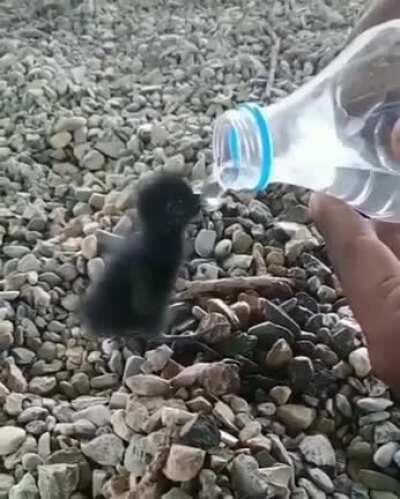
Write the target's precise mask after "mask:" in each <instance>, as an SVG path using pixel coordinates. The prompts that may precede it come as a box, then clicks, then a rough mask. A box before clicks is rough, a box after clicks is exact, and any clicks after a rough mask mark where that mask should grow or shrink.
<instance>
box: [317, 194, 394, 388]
mask: <svg viewBox="0 0 400 499" xmlns="http://www.w3.org/2000/svg"><path fill="white" fill-rule="evenodd" d="M310 209H311V216H312V218H313V219H314V221H315V223H316V226H317V228H318V229H319V231H320V232H321V234H322V235H323V236H324V238H325V241H326V245H327V251H328V254H329V257H330V259H331V261H332V263H333V265H334V268H335V270H336V273H337V275H338V277H339V280H340V282H341V285H342V287H343V291H344V293H345V295H346V296H347V298H348V300H349V304H350V306H351V308H352V310H353V312H354V315H355V317H356V319H357V320H358V322H359V323H360V325H361V327H362V329H363V331H364V333H365V335H366V340H367V345H368V349H369V355H370V360H371V364H372V367H373V370H374V372H375V374H376V375H377V376H378V377H379V378H380V379H382V380H383V381H384V382H385V383H387V384H388V385H389V386H390V387H391V388H393V389H395V390H396V389H397V390H400V224H393V223H388V222H374V221H372V220H368V219H365V218H364V217H362V216H361V215H360V214H358V213H357V212H356V211H354V210H353V209H352V208H351V207H350V206H348V205H347V204H345V203H343V202H342V201H339V200H337V199H334V198H331V197H330V196H326V195H324V194H320V193H318V194H313V195H312V196H311V201H310Z"/></svg>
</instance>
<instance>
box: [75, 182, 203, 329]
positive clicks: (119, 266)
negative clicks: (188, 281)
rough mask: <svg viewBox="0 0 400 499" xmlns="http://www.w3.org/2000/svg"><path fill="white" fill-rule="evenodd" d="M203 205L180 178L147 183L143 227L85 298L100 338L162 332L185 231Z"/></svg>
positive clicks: (86, 315)
mask: <svg viewBox="0 0 400 499" xmlns="http://www.w3.org/2000/svg"><path fill="white" fill-rule="evenodd" d="M199 208H200V203H199V197H198V196H197V195H195V194H194V193H193V192H192V190H191V188H190V187H189V185H187V184H186V182H184V181H183V180H182V179H180V178H178V177H175V176H171V175H165V174H164V175H154V176H153V177H152V178H151V180H149V181H147V182H146V184H145V185H144V187H143V188H142V189H141V192H140V193H139V197H138V214H139V217H140V219H141V222H142V230H141V231H140V232H137V233H133V234H130V235H129V236H127V237H126V238H125V239H124V240H123V241H122V243H121V245H120V247H119V248H118V249H117V250H116V251H115V252H114V253H113V254H112V255H111V258H110V259H109V261H108V262H107V263H106V266H105V270H104V272H103V275H102V276H101V277H100V279H99V280H98V281H96V282H95V283H93V284H92V286H91V287H90V289H89V291H88V293H87V295H86V297H85V299H84V302H83V306H82V319H83V325H84V326H85V327H86V328H87V329H88V330H90V331H91V332H93V333H95V334H98V335H101V336H129V335H138V336H142V337H146V336H147V337H150V336H157V335H159V334H161V333H162V328H163V326H164V320H165V314H166V309H167V306H168V300H169V296H170V293H171V291H172V289H173V285H174V281H175V279H176V275H177V272H178V269H179V266H180V264H181V260H182V253H183V232H184V229H185V227H186V226H187V224H188V223H189V222H190V220H191V219H192V218H193V217H194V216H195V215H196V214H197V213H198V211H199Z"/></svg>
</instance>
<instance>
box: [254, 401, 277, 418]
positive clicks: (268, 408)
mask: <svg viewBox="0 0 400 499" xmlns="http://www.w3.org/2000/svg"><path fill="white" fill-rule="evenodd" d="M257 410H258V412H259V413H260V414H261V415H262V416H265V417H267V418H270V417H271V416H273V415H274V414H275V413H276V405H275V404H273V403H272V402H264V403H262V404H258V405H257Z"/></svg>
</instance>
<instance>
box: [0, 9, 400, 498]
mask: <svg viewBox="0 0 400 499" xmlns="http://www.w3.org/2000/svg"><path fill="white" fill-rule="evenodd" d="M10 3H11V2H4V1H3V2H0V4H1V12H0V244H1V247H0V279H1V280H0V456H1V458H0V499H1V498H7V497H10V498H12V499H22V498H24V499H34V498H38V497H42V498H45V499H47V498H48V499H53V498H55V497H57V498H58V499H64V498H65V499H66V498H70V497H71V498H73V499H83V498H90V497H93V498H97V497H99V498H100V497H112V498H116V499H117V498H118V499H123V498H124V499H126V498H130V499H133V498H139V497H140V498H149V499H150V498H158V497H162V498H164V499H186V498H191V497H193V498H195V497H199V498H203V499H205V498H211V499H212V498H214V499H219V498H221V499H222V498H223V499H230V498H241V499H242V498H243V499H245V498H247V499H256V498H260V499H261V498H289V497H291V498H295V499H302V498H305V499H306V498H311V499H320V498H321V499H324V498H335V499H346V498H357V499H359V498H361V499H363V498H372V499H392V498H396V497H400V481H399V480H398V479H397V478H396V477H397V476H398V475H399V467H400V410H399V409H398V408H397V407H396V405H395V401H394V400H393V399H392V398H391V395H390V393H389V391H388V390H387V388H386V387H385V386H384V385H383V384H382V383H381V382H380V381H379V380H377V379H376V378H374V377H373V376H372V375H371V373H370V369H371V368H370V363H369V359H368V353H367V350H366V349H365V346H364V343H363V338H362V332H361V330H360V328H359V326H358V324H357V323H356V322H355V320H354V319H353V317H352V314H351V311H350V310H349V308H348V306H347V304H346V300H345V298H344V297H343V296H342V293H341V289H340V285H339V283H338V281H337V279H336V278H335V276H334V275H333V273H332V270H331V269H330V267H329V263H328V262H327V259H326V255H325V253H324V247H323V241H322V239H321V237H320V235H319V234H318V233H317V231H316V230H315V228H314V227H313V226H312V225H311V224H310V220H309V214H308V211H307V196H308V193H307V192H305V191H303V190H301V189H287V188H283V187H282V186H277V187H276V188H274V189H271V190H270V191H269V192H268V194H267V195H266V196H265V197H264V198H262V199H257V200H250V201H249V200H244V199H240V198H233V197H230V198H227V200H226V203H225V205H224V206H223V207H222V209H221V211H220V212H216V213H214V214H213V215H212V216H206V214H202V216H200V217H199V218H198V219H197V220H195V221H194V223H193V224H192V225H191V227H190V230H189V231H188V245H187V255H188V260H187V262H188V263H187V264H186V265H184V266H183V267H182V270H181V274H180V278H179V280H178V282H177V292H178V295H179V296H178V297H179V301H176V302H175V303H174V304H173V305H171V330H173V331H174V332H177V333H180V332H187V331H197V332H199V333H200V334H201V335H202V336H203V340H204V342H205V343H206V344H207V345H208V346H209V349H210V350H209V351H208V352H207V354H203V356H201V355H199V354H196V352H188V351H185V352H182V351H173V350H171V349H170V348H168V347H166V346H165V345H164V346H161V347H158V348H156V349H153V350H147V351H142V350H141V349H140V347H139V345H137V346H135V345H134V344H133V345H129V347H128V346H121V345H119V344H117V343H116V342H114V341H111V340H107V341H104V342H102V343H100V342H98V341H96V340H94V339H93V338H89V337H88V336H87V335H85V333H84V331H82V330H81V328H80V324H79V321H78V319H77V316H76V309H77V306H78V304H79V296H80V295H81V293H82V292H83V291H84V290H85V289H86V287H87V284H88V280H89V279H93V278H95V276H96V275H97V274H98V273H99V272H101V270H102V268H103V260H102V258H101V257H102V254H103V250H104V247H105V246H106V245H107V244H108V243H109V242H110V241H112V240H113V239H114V238H117V237H119V236H121V235H123V234H124V233H126V231H127V230H129V228H131V227H132V226H133V227H134V226H135V223H136V215H135V192H136V189H137V185H138V182H139V181H140V179H142V178H143V177H146V176H147V175H150V174H151V172H152V171H154V170H167V171H172V172H175V173H177V174H179V175H183V176H185V177H187V178H189V179H191V180H193V181H195V180H198V179H203V178H204V177H205V176H206V175H207V173H208V172H209V168H210V164H211V161H212V155H211V150H210V138H211V132H212V124H213V120H214V118H215V116H216V115H217V114H219V113H220V112H222V111H223V110H225V109H228V108H229V107H231V106H234V105H235V104H236V103H238V102H241V101H246V100H249V99H257V100H259V99H262V100H264V101H265V102H270V101H274V100H276V99H279V98H282V97H284V96H286V95H288V94H289V93H290V92H292V91H293V90H294V89H295V88H296V87H298V86H299V85H300V84H301V83H302V82H304V81H306V80H307V79H308V78H310V77H312V76H313V75H314V74H316V73H317V72H318V71H319V70H320V69H321V68H322V67H323V66H324V65H326V64H327V62H328V61H329V60H330V59H331V58H332V57H333V56H334V55H335V53H336V52H337V51H338V50H340V48H341V47H342V46H343V44H344V42H345V39H346V36H347V34H348V31H349V29H350V28H351V26H352V25H353V23H354V21H355V19H356V18H357V16H358V13H359V8H360V6H361V4H362V3H363V2H362V1H353V2H342V1H339V0H326V3H324V1H323V0H282V1H279V0H276V1H273V0H268V1H266V0H249V1H247V2H245V1H244V0H242V1H240V0H236V1H226V2H223V1H222V0H208V1H206V0H205V1H202V2H194V1H189V0H187V1H183V0H181V1H178V0H177V1H170V0H163V1H162V0H142V1H140V0H136V1H132V0H129V1H128V0H125V1H122V0H121V1H120V2H118V3H113V2H100V1H99V0H98V1H97V2H90V1H89V2H87V3H85V4H83V5H78V6H76V5H73V4H74V2H73V1H72V0H70V2H67V3H65V2H60V4H62V7H60V6H59V5H57V2H54V1H53V2H52V1H42V2H41V1H39V0H36V1H35V2H31V3H25V4H24V2H23V1H22V0H21V1H17V0H16V1H15V2H13V3H12V4H11V5H10ZM75 3H77V2H75ZM42 4H43V5H42ZM321 167H323V164H321ZM242 276H254V277H255V278H257V277H258V280H260V279H261V280H263V277H262V276H268V279H267V280H266V281H265V282H264V284H265V286H258V285H257V289H258V292H256V291H255V289H256V288H255V287H254V289H253V290H251V289H250V290H249V289H247V290H244V289H239V284H238V283H239V282H240V280H239V279H237V278H240V277H242ZM271 276H272V277H274V279H272V278H271ZM218 278H226V279H229V280H228V281H224V280H222V279H219V283H218V282H217V283H215V280H217V279H218ZM192 280H196V281H201V286H203V289H201V290H200V291H201V292H200V291H199V286H198V284H196V286H197V287H193V286H191V284H190V281H192ZM291 282H295V284H296V286H297V289H298V291H296V292H294V291H293V290H292V287H291V285H290V283H291ZM221 283H228V284H227V285H228V287H230V289H229V290H228V291H227V292H226V291H225V292H224V290H223V289H222V284H221ZM254 283H256V284H257V279H254ZM256 284H255V285H254V286H256ZM258 284H259V282H258ZM206 286H209V288H210V289H209V290H208V292H206V291H207V289H206Z"/></svg>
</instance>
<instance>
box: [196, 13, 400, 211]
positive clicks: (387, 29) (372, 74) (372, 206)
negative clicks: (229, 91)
mask: <svg viewBox="0 0 400 499" xmlns="http://www.w3.org/2000/svg"><path fill="white" fill-rule="evenodd" d="M399 118H400V20H395V21H389V22H387V23H384V24H382V25H379V26H376V27H373V28H371V29H369V30H367V31H366V32H364V33H362V34H361V35H360V36H359V37H357V38H356V39H355V40H354V41H353V42H352V43H351V44H350V45H349V46H348V47H347V48H346V49H345V50H344V51H343V52H342V53H341V54H340V55H339V56H338V57H337V58H336V59H334V60H333V61H332V62H331V63H330V64H329V65H328V66H327V67H326V68H325V69H324V70H323V71H322V72H320V73H319V74H318V75H317V76H316V77H314V78H313V79H311V80H310V81H308V82H307V83H306V84H305V85H304V86H302V87H300V88H299V89H298V90H296V91H295V92H294V93H293V94H291V95H290V96H288V97H287V98H284V99H282V100H281V101H279V102H277V103H275V104H272V105H271V106H266V107H264V106H259V105H256V104H253V103H249V104H244V105H241V106H239V107H238V108H237V109H234V110H229V111H226V112H225V113H223V114H221V115H220V116H219V117H218V118H217V120H216V124H215V128H214V136H213V153H214V165H213V173H212V175H211V178H210V179H209V182H208V183H207V184H206V185H205V186H204V187H203V196H204V198H205V199H206V200H207V201H208V204H209V206H210V207H212V206H218V205H219V203H220V200H221V198H222V196H223V194H224V193H225V192H227V191H229V190H230V191H242V192H243V191H245V192H248V193H258V192H260V191H264V190H265V189H266V188H267V187H268V186H269V185H270V184H272V183H277V182H278V183H283V184H291V185H296V186H300V187H304V188H308V189H311V190H314V191H323V192H326V193H328V194H330V195H332V196H335V197H337V198H340V199H342V200H344V201H346V202H347V203H349V204H350V205H352V206H353V207H354V208H356V209H358V210H359V211H361V212H363V213H365V214H366V215H369V216H371V217H374V218H378V219H382V220H386V221H400V154H399V153H398V152H397V157H396V154H395V152H392V150H394V148H392V147H391V145H392V144H393V142H394V133H393V129H394V125H395V124H396V122H397V120H398V119H399ZM397 130H399V127H397ZM397 133H398V134H399V137H400V133H399V132H397Z"/></svg>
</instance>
